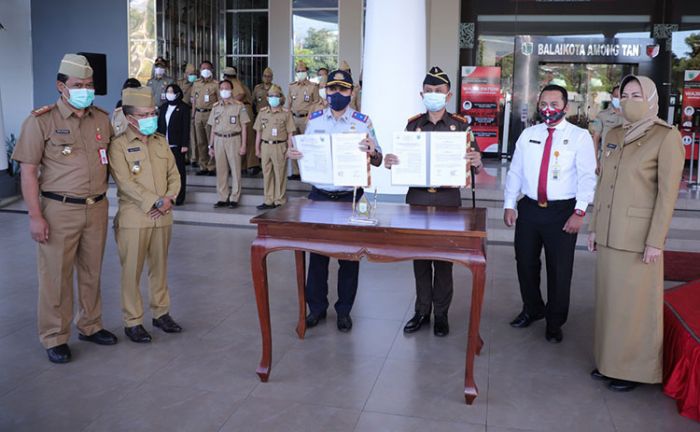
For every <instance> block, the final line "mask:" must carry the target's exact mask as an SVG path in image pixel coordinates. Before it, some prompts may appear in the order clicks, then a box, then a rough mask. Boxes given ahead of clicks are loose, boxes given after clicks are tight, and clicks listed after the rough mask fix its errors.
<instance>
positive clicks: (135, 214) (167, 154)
mask: <svg viewBox="0 0 700 432" xmlns="http://www.w3.org/2000/svg"><path fill="white" fill-rule="evenodd" d="M109 158H110V165H109V170H110V172H111V173H112V177H113V178H114V181H115V182H116V183H117V198H119V211H118V212H117V215H116V216H115V219H114V226H115V227H117V228H152V227H156V228H157V227H163V226H168V225H172V223H173V215H172V213H169V214H166V215H163V216H161V217H160V218H158V219H156V220H153V219H151V217H150V216H149V215H148V212H149V211H150V210H151V209H152V208H153V206H154V204H155V203H156V201H158V200H159V199H160V198H162V197H165V196H169V197H174V196H176V195H177V194H178V192H180V173H179V172H178V170H177V166H176V165H175V156H173V153H172V151H170V148H169V147H168V143H167V141H166V140H165V136H163V135H161V134H159V133H156V134H153V135H151V136H149V137H148V141H147V143H144V142H143V141H141V139H140V138H139V134H138V133H136V131H134V129H133V128H132V127H129V128H128V129H127V130H126V132H125V133H124V134H122V135H121V136H118V137H116V138H115V139H114V140H113V141H112V143H111V145H110V147H109ZM137 167H138V168H137Z"/></svg>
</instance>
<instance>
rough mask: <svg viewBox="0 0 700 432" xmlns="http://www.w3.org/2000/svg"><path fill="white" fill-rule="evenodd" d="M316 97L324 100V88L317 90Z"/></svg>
mask: <svg viewBox="0 0 700 432" xmlns="http://www.w3.org/2000/svg"><path fill="white" fill-rule="evenodd" d="M318 95H319V96H321V99H323V100H326V89H325V88H320V89H318Z"/></svg>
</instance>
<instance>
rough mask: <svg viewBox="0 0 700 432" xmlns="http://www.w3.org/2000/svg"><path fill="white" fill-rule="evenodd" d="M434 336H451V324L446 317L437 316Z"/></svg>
mask: <svg viewBox="0 0 700 432" xmlns="http://www.w3.org/2000/svg"><path fill="white" fill-rule="evenodd" d="M433 334H434V335H435V336H438V337H445V336H447V335H448V334H450V323H449V322H448V321H447V317H446V316H436V317H435V324H433Z"/></svg>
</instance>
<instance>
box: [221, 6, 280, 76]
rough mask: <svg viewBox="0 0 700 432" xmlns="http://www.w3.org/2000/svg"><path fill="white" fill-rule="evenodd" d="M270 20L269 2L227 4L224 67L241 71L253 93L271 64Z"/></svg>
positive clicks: (239, 73) (240, 74)
mask: <svg viewBox="0 0 700 432" xmlns="http://www.w3.org/2000/svg"><path fill="white" fill-rule="evenodd" d="M268 16H269V10H268V0H226V17H225V24H224V25H225V36H224V44H223V45H224V47H223V51H224V59H223V65H222V66H235V67H236V68H238V76H239V79H240V80H241V81H243V83H245V84H246V85H247V86H248V88H251V89H252V88H253V87H254V86H255V84H257V83H258V82H259V81H260V80H261V77H262V73H263V70H264V69H265V68H266V67H267V63H268V54H269V48H268V45H269V44H268V34H269V33H268Z"/></svg>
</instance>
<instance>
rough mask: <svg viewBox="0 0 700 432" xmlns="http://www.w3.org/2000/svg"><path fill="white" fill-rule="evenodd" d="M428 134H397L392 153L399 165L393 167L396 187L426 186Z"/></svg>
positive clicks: (393, 179)
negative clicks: (397, 159)
mask: <svg viewBox="0 0 700 432" xmlns="http://www.w3.org/2000/svg"><path fill="white" fill-rule="evenodd" d="M427 150H428V134H427V133H423V132H395V133H394V141H393V148H392V153H394V154H395V155H396V156H397V157H398V158H399V164H398V165H394V166H392V167H391V184H392V185H394V186H417V185H420V186H425V185H427V182H428V151H427Z"/></svg>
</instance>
